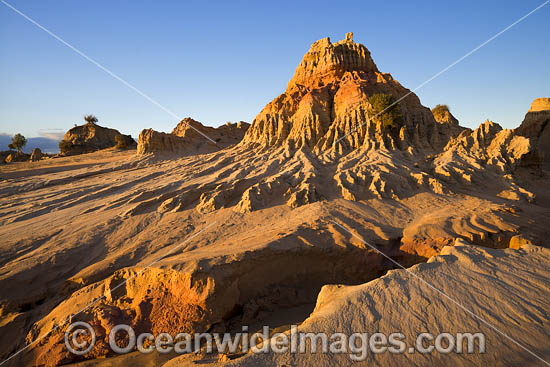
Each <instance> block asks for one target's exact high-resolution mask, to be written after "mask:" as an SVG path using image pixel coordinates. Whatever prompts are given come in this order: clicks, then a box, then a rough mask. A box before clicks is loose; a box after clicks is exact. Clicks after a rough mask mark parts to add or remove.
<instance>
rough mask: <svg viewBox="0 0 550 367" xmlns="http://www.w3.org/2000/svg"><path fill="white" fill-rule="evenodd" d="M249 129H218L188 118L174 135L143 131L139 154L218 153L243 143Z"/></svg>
mask: <svg viewBox="0 0 550 367" xmlns="http://www.w3.org/2000/svg"><path fill="white" fill-rule="evenodd" d="M248 127H249V124H248V123H246V122H244V121H239V122H237V123H230V122H228V123H226V124H225V125H222V126H220V127H217V128H214V127H210V126H204V125H203V124H201V123H200V122H198V121H196V120H193V119H192V118H190V117H186V118H185V119H183V120H182V121H181V122H180V123H179V124H178V125H177V126H176V127H175V128H174V129H173V130H172V132H171V133H170V134H166V133H162V132H157V131H154V130H153V129H146V130H143V131H142V132H141V133H140V134H139V138H138V153H139V154H147V153H175V154H178V155H185V154H201V153H210V152H215V151H217V150H220V149H223V148H227V147H228V146H231V145H235V144H237V143H238V142H240V141H241V139H242V138H243V136H244V134H245V132H246V130H247V129H248Z"/></svg>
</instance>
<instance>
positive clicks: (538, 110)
mask: <svg viewBox="0 0 550 367" xmlns="http://www.w3.org/2000/svg"><path fill="white" fill-rule="evenodd" d="M514 132H515V133H516V134H517V135H520V136H524V137H526V138H529V140H530V141H531V143H532V145H533V147H534V151H533V153H532V154H531V155H530V156H529V157H528V158H527V159H525V160H524V163H525V165H528V166H538V167H540V168H542V169H544V170H547V171H548V170H550V98H537V99H535V100H534V101H533V103H532V104H531V108H530V109H529V111H528V112H527V114H526V115H525V118H524V119H523V122H522V123H521V125H520V126H519V127H518V128H517V129H516V130H515V131H514Z"/></svg>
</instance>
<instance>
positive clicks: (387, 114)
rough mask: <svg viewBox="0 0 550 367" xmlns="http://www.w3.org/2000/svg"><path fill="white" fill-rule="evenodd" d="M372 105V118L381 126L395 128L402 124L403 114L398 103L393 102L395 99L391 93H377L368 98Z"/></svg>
mask: <svg viewBox="0 0 550 367" xmlns="http://www.w3.org/2000/svg"><path fill="white" fill-rule="evenodd" d="M368 101H369V103H370V104H371V105H372V109H373V110H372V112H373V114H374V115H373V116H375V117H373V118H374V120H376V121H378V122H380V123H381V124H382V126H384V127H388V128H395V127H398V126H401V125H403V122H404V121H403V114H401V108H400V107H399V103H395V101H396V99H395V97H394V96H393V95H391V94H384V93H377V94H373V95H371V96H370V97H369V98H368Z"/></svg>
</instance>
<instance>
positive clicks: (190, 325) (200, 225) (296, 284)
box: [0, 37, 550, 366]
mask: <svg viewBox="0 0 550 367" xmlns="http://www.w3.org/2000/svg"><path fill="white" fill-rule="evenodd" d="M377 93H385V94H391V95H393V96H394V97H395V98H396V99H399V98H402V97H404V99H403V100H402V101H401V102H400V104H399V105H400V111H401V113H402V116H403V121H402V124H401V125H399V126H397V127H394V128H387V127H385V126H384V125H383V124H382V123H381V121H380V120H379V119H378V118H377V114H376V113H375V112H374V109H373V106H372V105H371V104H370V103H369V101H368V97H369V96H372V95H373V94H377ZM408 93H409V90H407V89H406V88H404V87H403V86H401V85H400V84H399V83H398V82H397V81H395V80H394V79H393V78H392V77H391V75H389V74H386V73H381V72H379V71H378V69H377V67H376V65H375V64H374V62H373V61H372V59H371V57H370V52H369V51H368V50H367V49H366V48H365V47H364V46H363V45H360V44H357V43H355V42H353V40H352V39H351V37H348V38H347V39H346V40H344V41H340V42H337V43H331V42H330V40H329V39H328V38H327V39H323V40H320V41H317V42H315V43H314V44H313V45H312V46H311V48H310V50H309V51H308V52H307V53H306V55H305V56H304V59H303V60H302V62H301V63H300V65H299V66H298V68H297V70H296V72H295V75H294V77H293V78H292V79H291V81H290V82H289V84H288V86H287V90H286V91H285V92H284V93H283V94H282V95H281V96H279V97H277V98H276V99H274V100H273V101H272V102H270V103H269V104H268V105H267V106H266V107H265V108H264V109H263V110H262V111H261V112H260V114H259V115H258V116H257V117H256V119H255V120H254V122H253V123H252V125H251V126H250V128H248V129H247V126H246V125H236V126H227V127H220V128H217V129H213V128H205V129H206V130H204V133H205V134H207V135H208V134H212V138H213V139H218V138H219V139H220V141H219V143H220V144H219V145H222V146H220V147H216V146H215V145H214V144H212V143H210V142H209V141H207V140H205V139H204V138H203V137H202V136H200V134H195V133H196V131H194V130H193V131H192V130H189V128H188V127H187V126H186V125H188V124H189V123H190V121H187V122H185V120H184V125H181V124H180V125H178V127H176V129H174V131H173V132H172V133H171V134H164V135H159V134H162V133H157V132H154V131H152V130H149V131H143V132H142V134H140V139H139V143H138V145H139V146H141V148H139V147H138V151H139V153H140V154H137V155H136V154H135V152H113V151H101V152H96V153H92V154H87V155H82V156H74V157H66V158H59V159H55V160H49V161H41V162H36V163H25V164H21V165H20V166H16V167H15V166H7V167H3V168H2V178H3V180H2V181H1V183H0V185H1V186H0V189H1V191H0V202H1V203H2V205H1V209H0V213H1V216H0V218H1V219H0V221H1V223H2V227H1V228H0V233H1V234H2V238H4V239H5V240H4V241H3V243H2V244H1V248H0V263H1V264H2V274H1V275H0V287H2V289H3V292H2V299H1V300H0V301H1V306H0V307H1V308H0V310H1V313H0V315H1V324H0V325H1V326H0V327H1V333H0V338H1V339H2V340H0V341H1V342H2V346H3V347H2V353H1V356H2V357H3V358H5V357H7V356H9V355H10V354H11V353H13V352H14V351H16V350H17V349H18V348H20V347H22V346H24V345H25V343H32V342H33V341H36V340H39V342H37V343H36V344H33V345H32V346H31V348H29V350H27V351H25V353H22V354H20V355H18V356H17V357H16V358H14V359H13V360H11V363H14V365H33V364H44V365H48V366H50V365H55V364H61V363H69V362H74V361H77V360H78V358H77V357H75V356H74V355H71V354H70V353H69V352H68V351H67V350H66V348H65V346H64V344H63V333H64V330H65V328H66V326H67V325H66V324H65V320H66V318H67V316H68V315H71V314H75V313H77V312H78V311H79V310H81V309H82V308H83V307H84V306H86V305H87V304H89V303H90V302H92V301H94V300H95V301H96V302H95V303H94V304H93V306H92V307H90V308H87V309H85V310H84V311H83V312H81V313H79V314H78V315H75V316H74V317H73V318H72V321H74V320H84V321H87V322H89V323H91V324H92V325H93V326H94V329H95V330H96V333H97V335H99V337H98V339H99V341H98V343H97V345H96V347H95V348H94V349H93V351H92V352H91V353H90V354H89V355H88V356H86V358H97V357H102V356H112V353H109V351H108V349H107V346H106V343H105V339H104V336H105V335H107V334H108V333H109V330H110V329H111V328H112V326H113V325H115V324H117V323H119V322H122V321H123V322H124V323H127V324H130V325H132V326H133V327H135V329H136V331H138V332H139V331H146V330H149V331H154V332H157V331H166V332H170V331H180V332H183V331H189V332H191V331H193V332H205V331H212V330H216V331H225V330H234V329H235V328H238V327H239V326H240V325H246V324H250V323H254V322H262V320H266V319H269V317H270V316H271V315H273V314H277V313H278V312H280V311H281V310H285V309H291V308H296V307H301V306H303V307H304V309H305V310H309V311H306V312H305V314H304V315H302V316H303V317H302V320H303V319H304V318H305V317H306V316H307V314H308V313H309V312H310V311H311V310H313V305H314V303H315V302H316V299H317V295H318V293H319V291H320V290H321V287H322V286H323V285H326V284H349V285H357V284H362V283H365V282H368V281H370V280H373V279H375V278H378V277H380V276H381V275H383V274H384V273H385V272H386V271H387V270H389V269H392V268H394V267H395V266H394V264H392V262H390V261H388V260H387V259H386V258H384V257H383V256H381V255H380V254H379V253H377V252H376V251H375V250H373V249H372V248H370V247H369V246H367V245H365V243H364V242H363V241H360V240H358V239H357V238H355V237H353V236H351V235H350V234H349V233H348V232H347V231H346V230H343V229H342V228H341V227H340V226H339V225H342V226H344V227H345V228H348V229H349V230H350V231H352V232H353V233H355V234H357V236H360V238H362V239H363V240H364V241H367V242H368V243H369V244H372V245H374V246H376V247H377V248H378V249H380V250H381V251H383V252H384V253H385V254H387V255H388V256H390V257H391V258H393V259H395V260H396V261H398V262H399V263H401V264H403V265H405V266H411V265H413V264H416V263H418V262H422V261H425V260H426V259H427V258H429V257H431V256H434V255H437V254H438V253H439V252H440V251H441V249H442V248H443V247H444V246H446V245H450V244H453V243H454V241H455V239H456V238H463V239H466V240H468V241H469V242H471V243H472V244H474V245H482V246H488V247H496V248H506V247H515V248H518V247H519V246H520V245H522V244H525V243H532V244H535V245H543V246H548V242H547V238H548V234H549V230H548V228H550V210H549V207H550V205H549V204H550V192H549V191H548V187H549V186H548V184H549V180H548V173H547V172H548V170H547V167H548V165H547V163H548V158H549V155H548V154H547V152H546V151H545V149H547V147H548V146H549V144H548V124H547V121H548V120H547V118H548V112H549V111H546V110H544V109H545V108H546V107H544V106H546V104H544V103H542V102H541V103H539V102H537V103H534V107H533V108H532V110H533V111H530V112H528V114H527V116H526V118H525V121H524V122H523V123H522V124H521V126H520V127H519V128H518V129H516V130H508V129H502V128H501V127H500V126H499V125H498V124H497V123H494V122H491V121H486V122H485V123H483V124H481V125H480V127H479V128H477V129H475V130H471V129H466V128H463V127H460V126H459V125H458V122H457V121H456V119H454V117H452V115H450V114H449V115H448V116H443V117H440V116H437V118H435V117H434V115H433V114H432V112H431V111H430V110H429V109H428V108H426V107H424V106H422V105H421V104H420V101H419V99H418V97H416V95H414V93H411V94H408ZM405 96H406V97H405ZM541 106H542V107H541ZM191 123H193V122H191ZM197 124H198V123H197ZM201 126H202V125H201ZM201 126H198V125H196V127H197V128H198V129H200V128H201ZM203 128H204V126H203ZM226 130H227V131H226ZM244 130H246V133H245V132H244ZM222 133H223V135H222ZM216 134H219V135H216ZM242 135H244V137H243V138H242V140H241V141H240V143H238V144H236V142H238V140H240V138H239V137H240V136H242ZM222 136H223V138H222ZM201 139H202V140H201ZM224 139H225V140H224ZM234 140H235V141H234ZM209 144H210V145H211V146H210V145H209ZM224 144H225V146H226V148H223V145H224ZM167 147H168V148H167ZM202 149H203V150H202ZM151 152H153V153H154V152H162V153H163V154H160V155H159V154H149V153H151ZM190 152H195V154H190ZM199 152H202V153H204V154H196V153H199ZM143 153H145V154H143ZM167 153H169V154H167ZM336 223H338V224H339V225H337V224H336ZM200 231H203V232H200ZM197 233H199V235H195V234H197ZM184 241H187V242H184ZM446 251H451V250H446ZM472 251H475V250H472ZM480 251H481V250H480ZM486 253H489V252H485V253H484V254H486ZM510 253H511V252H510ZM540 254H545V253H544V252H540ZM540 254H539V252H536V251H533V255H532V256H533V257H535V258H537V256H539V255H540ZM476 256H477V255H476ZM479 256H481V255H479ZM511 256H512V255H511ZM514 256H515V255H514ZM540 256H543V255H540ZM545 256H546V255H545ZM159 259H160V260H159ZM157 260H159V261H157ZM534 261H535V260H534ZM537 261H543V260H542V258H540V259H539V260H537ZM151 263H154V265H152V266H149V265H150V264H151ZM392 274H395V273H392ZM393 276H396V275H392V276H389V275H388V277H390V278H391V277H393ZM390 278H386V279H390ZM125 281H127V283H124V282H125ZM383 281H385V280H384V278H382V279H379V280H377V281H375V282H383ZM123 283H124V284H123ZM121 284H123V285H121ZM372 284H373V283H368V284H367V285H365V286H360V287H363V288H364V289H367V290H368V289H370V288H369V287H371V286H372ZM119 285H121V286H119ZM117 287H118V288H117ZM363 288H361V289H363ZM323 289H325V291H323V292H322V293H321V296H323V297H322V298H325V299H326V298H327V297H328V298H330V297H331V296H328V295H327V293H326V288H323ZM319 302H320V301H319V300H317V303H318V305H317V308H316V310H317V311H318V310H319V307H320V306H319ZM537 302H538V301H537ZM308 307H309V308H308ZM357 307H362V306H361V305H357ZM365 307H366V306H365ZM537 307H538V306H537ZM317 311H316V312H317ZM545 312H546V316H548V310H547V309H546V311H545ZM314 315H315V314H314ZM353 315H354V314H350V315H349V317H350V320H351V318H352V317H353ZM528 322H529V321H528V320H527V321H521V323H522V324H521V325H528ZM525 323H527V324H525ZM57 325H60V327H59V328H56V327H57ZM52 329H53V330H54V331H53V332H51V334H48V333H50V331H51V330H52ZM266 358H267V357H266ZM269 358H271V357H269ZM247 361H248V360H247ZM246 363H248V362H246ZM250 363H252V362H250Z"/></svg>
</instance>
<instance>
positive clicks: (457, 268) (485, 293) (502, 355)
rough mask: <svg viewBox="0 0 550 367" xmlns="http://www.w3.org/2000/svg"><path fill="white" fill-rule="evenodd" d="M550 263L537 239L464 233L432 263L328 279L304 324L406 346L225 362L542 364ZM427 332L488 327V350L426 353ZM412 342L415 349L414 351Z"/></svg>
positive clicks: (169, 366) (549, 316)
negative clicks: (353, 282) (514, 241)
mask: <svg viewBox="0 0 550 367" xmlns="http://www.w3.org/2000/svg"><path fill="white" fill-rule="evenodd" d="M549 263H550V250H548V249H546V248H542V247H538V246H531V245H526V246H524V247H522V248H521V249H519V250H513V249H507V250H498V249H487V248H482V247H478V246H472V245H469V244H466V243H465V242H463V241H457V244H456V245H455V246H454V247H445V248H443V250H442V251H441V255H439V256H434V257H432V258H430V259H429V260H428V262H427V263H423V264H419V265H415V266H413V267H411V268H410V269H409V271H410V272H406V271H405V270H392V271H390V272H389V273H388V274H386V275H385V276H383V277H381V278H379V279H376V280H373V281H371V282H368V283H366V284H362V285H358V286H340V285H330V286H325V287H323V289H322V290H321V293H320V294H319V297H318V299H317V305H316V307H315V310H314V312H313V313H312V314H311V315H310V316H309V317H308V318H307V319H306V320H305V321H304V322H303V323H302V324H301V325H300V326H299V328H298V329H297V332H307V333H321V332H322V333H326V334H328V335H330V334H331V333H334V332H335V331H339V332H343V333H346V334H348V335H351V334H352V333H354V332H361V333H363V332H366V333H368V334H369V336H370V335H372V334H373V333H376V332H380V333H384V334H386V335H389V334H390V333H392V332H396V331H399V332H401V333H403V334H404V336H405V339H404V340H405V341H406V342H407V343H408V344H407V347H406V348H404V350H405V352H404V353H401V354H399V353H397V354H396V353H390V352H389V351H388V352H385V353H381V354H374V353H372V352H368V354H367V356H366V358H365V360H364V361H359V362H353V361H352V360H351V359H350V356H349V354H346V353H343V354H322V353H314V354H312V353H309V352H308V353H297V354H290V353H282V354H275V353H268V354H263V353H260V354H252V353H250V354H248V355H246V356H244V357H241V358H238V359H235V360H234V361H231V362H227V363H223V365H226V366H240V367H246V366H351V365H354V366H396V365H397V366H543V365H545V362H544V361H546V362H548V361H549V358H550V347H549V345H550V344H549V341H550V334H549V332H548V326H549V320H550V305H549V303H548V299H550V270H549V268H548V264H549ZM424 282H426V283H424ZM428 284H429V285H428ZM431 286H433V287H434V288H432V287H431ZM436 289H437V290H436ZM439 291H441V292H442V293H443V294H444V295H443V294H441V293H439ZM447 296H448V297H449V298H447ZM455 302H456V303H455ZM462 307H464V308H465V309H466V310H467V311H465V310H464V309H463V308H462ZM469 312H471V313H472V314H474V315H475V316H472V314H470V313H469ZM481 320H483V321H481ZM495 329H498V331H496V330H495ZM421 332H429V333H431V334H433V335H434V336H436V335H437V334H439V333H450V334H452V335H457V333H461V332H462V333H464V332H471V333H472V334H473V333H483V334H484V335H485V343H486V344H485V353H479V352H478V349H474V351H475V352H476V353H472V354H469V353H460V354H458V353H449V354H446V353H438V352H433V353H420V352H418V350H417V349H416V347H415V339H416V336H417V335H418V334H419V333H421ZM287 334H289V333H288V332H287ZM433 343H434V342H433V341H432V342H431V345H433ZM517 343H519V344H521V346H522V347H524V348H526V349H528V350H525V349H523V348H522V347H520V346H518V344H517ZM409 346H413V348H415V349H416V350H415V351H412V350H410V351H409ZM476 346H479V344H477V345H476ZM307 350H308V351H309V348H308V349H307ZM464 351H466V344H464ZM530 352H533V353H535V354H536V355H537V356H538V357H541V358H542V359H543V360H540V359H538V358H537V357H536V356H533V355H532V354H531V353H530ZM355 354H356V355H360V352H356V353H355ZM212 359H213V358H212V357H210V358H208V357H206V358H203V359H202V360H201V359H199V358H196V357H195V358H191V356H182V357H179V358H176V359H173V360H171V361H170V362H168V363H166V364H164V366H165V367H187V366H195V365H197V364H199V363H200V364H203V365H209V366H214V365H221V363H219V364H217V363H211V361H212ZM209 362H210V363H209Z"/></svg>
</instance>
